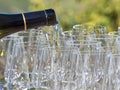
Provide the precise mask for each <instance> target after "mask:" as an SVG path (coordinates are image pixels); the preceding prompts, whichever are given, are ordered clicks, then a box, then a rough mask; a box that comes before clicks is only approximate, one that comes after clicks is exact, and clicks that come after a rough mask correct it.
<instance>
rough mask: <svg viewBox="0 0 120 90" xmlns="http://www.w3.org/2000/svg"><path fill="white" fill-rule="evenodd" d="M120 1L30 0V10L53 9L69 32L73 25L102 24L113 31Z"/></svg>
mask: <svg viewBox="0 0 120 90" xmlns="http://www.w3.org/2000/svg"><path fill="white" fill-rule="evenodd" d="M119 3H120V0H69V1H67V0H59V1H58V0H51V1H48V0H31V5H30V9H31V10H39V9H40V10H41V9H46V8H54V9H55V11H56V14H57V18H58V20H59V22H60V24H61V26H62V27H63V28H64V30H69V29H71V28H72V26H73V25H75V24H86V23H87V24H102V25H105V26H107V30H108V31H115V30H117V27H118V26H119V24H120V21H119V20H120V15H119V14H120V7H119Z"/></svg>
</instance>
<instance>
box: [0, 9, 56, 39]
mask: <svg viewBox="0 0 120 90" xmlns="http://www.w3.org/2000/svg"><path fill="white" fill-rule="evenodd" d="M55 24H57V20H56V14H55V11H54V10H53V9H45V10H40V11H32V12H25V13H17V14H0V38H2V37H4V36H7V35H9V34H12V33H15V32H18V31H22V30H28V29H30V28H37V27H39V26H50V25H55Z"/></svg>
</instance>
